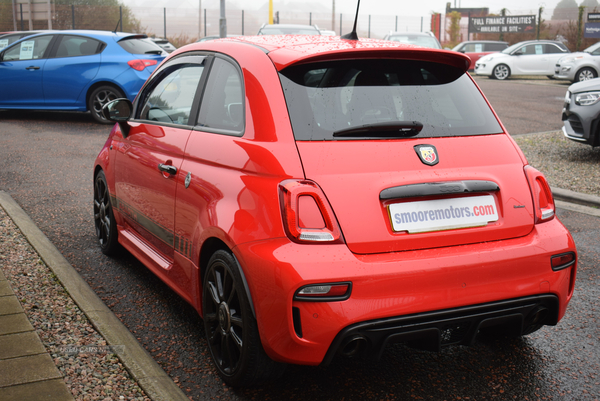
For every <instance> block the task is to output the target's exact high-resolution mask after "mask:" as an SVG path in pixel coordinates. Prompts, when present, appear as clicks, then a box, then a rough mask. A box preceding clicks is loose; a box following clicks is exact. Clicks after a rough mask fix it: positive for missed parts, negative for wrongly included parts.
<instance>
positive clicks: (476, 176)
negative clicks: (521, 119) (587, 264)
mask: <svg viewBox="0 0 600 401" xmlns="http://www.w3.org/2000/svg"><path fill="white" fill-rule="evenodd" d="M469 61H470V60H469V58H468V57H467V56H465V55H463V54H460V53H456V52H452V51H446V50H436V49H428V48H423V47H418V46H412V45H406V44H402V43H397V42H389V41H379V40H369V39H360V40H347V39H344V38H340V37H332V36H255V37H237V38H228V39H220V40H215V41H208V42H203V43H195V44H191V45H188V46H185V47H183V48H180V49H178V50H176V51H175V52H173V53H172V54H171V55H170V56H169V57H168V58H167V59H165V61H164V62H163V63H162V64H161V65H160V66H159V67H158V68H157V69H156V71H155V72H154V73H153V74H152V76H151V77H150V78H149V80H148V81H147V82H146V84H145V85H144V86H143V87H142V89H141V91H140V93H139V95H138V96H137V98H136V100H135V101H134V102H130V101H129V100H127V99H119V100H114V101H112V102H110V103H108V104H107V105H106V106H105V107H104V113H105V115H106V116H107V117H109V118H110V119H112V120H113V121H116V122H118V124H116V125H115V127H114V128H113V130H112V132H111V133H110V136H109V137H108V140H107V141H106V144H105V146H104V147H103V148H102V150H101V151H100V154H99V155H98V158H97V160H96V163H95V168H94V176H93V178H94V218H95V227H96V232H97V236H98V239H99V243H100V247H101V249H102V251H103V252H104V253H105V254H109V255H110V254H114V253H115V252H117V251H118V250H119V248H120V247H124V248H126V249H127V250H128V251H129V252H131V253H132V254H133V255H134V256H136V257H137V258H138V259H139V260H141V261H142V262H143V263H144V264H145V265H146V266H147V267H148V268H149V270H151V271H152V272H153V273H154V274H156V275H157V276H158V277H160V278H161V279H162V280H163V281H164V282H165V283H167V284H168V285H169V286H170V287H171V288H173V289H174V291H176V292H177V293H178V294H179V295H180V296H181V297H183V298H184V299H185V300H186V301H187V302H189V303H190V304H191V305H193V306H194V308H196V310H197V311H198V312H199V314H200V315H201V316H202V318H203V322H204V327H205V331H206V337H207V344H208V349H209V351H210V355H211V356H212V359H213V361H214V364H215V366H216V369H217V371H218V372H219V374H220V376H221V377H222V378H223V380H224V381H225V382H226V383H228V384H230V385H233V386H242V385H247V384H249V383H253V382H254V381H256V380H260V379H265V378H269V377H273V376H277V375H280V374H281V372H282V371H283V369H282V367H283V366H285V364H303V365H326V364H328V363H330V362H331V361H332V360H333V359H334V358H343V357H348V356H354V357H359V356H365V357H371V358H375V359H377V358H381V357H382V355H383V354H384V353H385V352H386V348H387V347H389V346H390V344H392V343H397V342H400V343H403V344H406V345H408V346H412V347H417V348H420V349H426V350H433V351H435V350H439V349H440V348H442V347H445V346H449V345H470V344H472V343H473V342H474V341H475V340H476V339H477V336H478V335H479V334H482V335H485V333H486V332H489V333H497V332H504V333H507V334H508V335H516V336H520V335H526V334H529V333H532V332H534V331H536V330H538V329H540V328H541V327H542V326H544V325H550V326H552V325H556V324H557V323H558V322H559V320H561V318H562V317H563V316H564V314H565V311H566V309H567V305H568V303H569V301H570V299H571V297H572V295H573V289H574V284H575V276H576V263H577V256H576V249H575V244H574V242H573V239H572V237H571V235H570V234H569V232H568V231H567V229H566V228H565V227H564V226H563V225H562V223H561V222H560V221H559V220H558V219H557V218H556V216H555V206H554V201H553V198H552V193H551V191H550V187H549V185H548V183H547V182H546V179H545V178H544V176H543V175H542V173H540V172H539V171H538V170H536V169H535V168H533V167H532V166H530V165H528V163H527V160H526V159H525V157H524V155H523V153H522V152H521V151H520V150H519V148H518V146H517V145H516V144H515V142H514V141H513V140H512V139H511V137H510V135H509V134H508V132H506V130H505V128H504V127H503V125H502V124H501V122H500V121H499V120H498V117H497V116H496V114H495V113H494V111H493V110H492V108H491V107H490V105H489V103H488V102H487V100H486V98H485V97H484V95H483V93H482V92H481V91H480V89H479V88H478V86H477V85H476V84H475V83H474V81H473V79H472V78H471V77H470V76H469V74H467V73H466V71H467V68H468V67H469Z"/></svg>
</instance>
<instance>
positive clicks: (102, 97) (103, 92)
mask: <svg viewBox="0 0 600 401" xmlns="http://www.w3.org/2000/svg"><path fill="white" fill-rule="evenodd" d="M124 97H125V95H124V94H123V92H121V91H120V90H119V89H117V88H115V87H114V86H110V85H103V86H99V87H97V88H96V89H94V91H93V92H92V94H91V95H90V97H89V99H88V110H89V111H90V113H92V117H93V118H94V120H96V122H99V123H101V124H114V122H112V121H110V120H107V119H106V118H104V115H103V114H102V108H103V107H104V105H105V104H106V103H108V102H110V101H113V100H115V99H122V98H124Z"/></svg>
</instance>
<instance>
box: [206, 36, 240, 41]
mask: <svg viewBox="0 0 600 401" xmlns="http://www.w3.org/2000/svg"><path fill="white" fill-rule="evenodd" d="M236 36H240V35H227V37H228V38H235V37H236ZM215 39H221V37H220V36H219V35H209V36H205V37H203V38H200V39H198V40H197V42H206V41H208V40H215Z"/></svg>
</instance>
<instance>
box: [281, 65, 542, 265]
mask: <svg viewBox="0 0 600 401" xmlns="http://www.w3.org/2000/svg"><path fill="white" fill-rule="evenodd" d="M280 78H281V82H282V86H283V89H284V93H285V96H286V101H287V105H288V110H289V113H290V119H291V122H292V127H293V130H294V136H295V138H296V144H297V147H298V151H299V154H300V157H301V160H302V164H303V166H304V170H305V177H306V178H307V179H310V180H313V181H314V182H316V183H317V184H318V185H319V186H320V187H321V189H322V190H323V192H324V194H325V196H326V197H327V199H328V201H329V203H330V204H331V206H332V209H333V212H334V214H335V216H336V218H337V221H338V222H339V224H340V228H341V231H342V234H343V236H344V239H345V241H346V243H347V244H348V247H349V248H350V249H351V250H352V251H353V252H355V253H358V254H368V253H383V252H396V251H405V250H412V249H424V248H435V247H445V246H456V245H462V244H470V243H476V242H483V241H496V240H501V239H507V238H515V237H519V236H524V235H527V234H528V233H529V232H531V230H532V229H533V225H534V209H533V201H532V196H531V193H530V189H529V185H528V182H527V178H526V176H525V173H524V170H523V167H524V164H523V160H522V159H521V156H520V153H519V152H518V151H517V149H516V148H515V145H514V144H513V142H512V141H511V139H510V138H509V137H508V136H507V134H506V133H504V132H503V129H502V127H501V126H500V124H499V122H498V121H497V119H496V117H495V115H494V114H493V112H492V111H491V109H490V107H489V105H488V104H487V102H486V101H485V99H484V98H483V95H482V94H481V93H480V92H479V90H478V88H477V87H476V86H475V84H474V83H473V81H472V80H471V78H470V77H469V76H468V75H467V74H465V72H464V70H461V69H460V68H457V67H454V66H452V65H448V64H442V63H437V62H430V61H426V60H414V59H412V60H402V59H392V58H390V59H367V58H365V59H360V58H357V59H353V60H348V59H346V60H339V61H321V62H318V63H312V64H311V63H306V62H305V63H303V64H301V65H297V66H291V67H288V68H286V69H284V70H282V71H281V72H280Z"/></svg>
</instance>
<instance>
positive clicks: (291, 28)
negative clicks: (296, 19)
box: [257, 24, 321, 35]
mask: <svg viewBox="0 0 600 401" xmlns="http://www.w3.org/2000/svg"><path fill="white" fill-rule="evenodd" d="M320 34H321V31H319V28H317V26H316V25H299V24H272V25H269V24H263V25H262V26H261V27H260V29H259V30H258V34H257V35H320Z"/></svg>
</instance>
